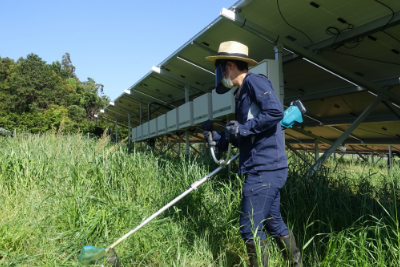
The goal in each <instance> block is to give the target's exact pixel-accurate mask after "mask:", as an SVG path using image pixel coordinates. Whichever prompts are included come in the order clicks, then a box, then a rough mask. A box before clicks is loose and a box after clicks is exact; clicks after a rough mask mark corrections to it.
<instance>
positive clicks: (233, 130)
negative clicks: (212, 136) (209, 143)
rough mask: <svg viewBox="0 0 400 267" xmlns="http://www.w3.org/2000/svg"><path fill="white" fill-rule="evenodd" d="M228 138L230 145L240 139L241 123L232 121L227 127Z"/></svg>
mask: <svg viewBox="0 0 400 267" xmlns="http://www.w3.org/2000/svg"><path fill="white" fill-rule="evenodd" d="M225 130H226V135H225V136H226V137H227V139H228V141H229V143H232V142H233V141H234V140H235V139H238V138H239V137H240V134H239V122H238V121H230V122H228V123H227V124H226V125H225Z"/></svg>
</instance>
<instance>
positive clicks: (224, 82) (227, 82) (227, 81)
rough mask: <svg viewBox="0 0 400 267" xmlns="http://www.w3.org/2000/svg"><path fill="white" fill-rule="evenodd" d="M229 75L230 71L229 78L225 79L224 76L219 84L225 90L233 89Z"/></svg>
mask: <svg viewBox="0 0 400 267" xmlns="http://www.w3.org/2000/svg"><path fill="white" fill-rule="evenodd" d="M231 73H232V71H230V72H229V77H228V78H225V76H224V77H223V78H222V80H221V83H222V85H223V86H225V87H226V88H233V87H234V85H233V83H232V81H231Z"/></svg>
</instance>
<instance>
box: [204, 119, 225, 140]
mask: <svg viewBox="0 0 400 267" xmlns="http://www.w3.org/2000/svg"><path fill="white" fill-rule="evenodd" d="M201 127H202V128H203V135H204V139H206V140H207V142H208V145H209V146H216V145H217V142H218V141H219V139H220V138H221V135H219V134H218V132H217V131H216V130H215V129H214V127H213V126H212V122H211V121H210V120H207V121H205V122H203V124H202V125H201Z"/></svg>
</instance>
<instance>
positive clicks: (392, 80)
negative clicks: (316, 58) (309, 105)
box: [284, 77, 400, 105]
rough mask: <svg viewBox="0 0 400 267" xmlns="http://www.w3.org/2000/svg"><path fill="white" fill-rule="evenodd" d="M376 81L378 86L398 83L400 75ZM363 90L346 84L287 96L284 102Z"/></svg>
mask: <svg viewBox="0 0 400 267" xmlns="http://www.w3.org/2000/svg"><path fill="white" fill-rule="evenodd" d="M374 83H375V84H376V85H378V86H385V85H397V84H400V77H394V78H389V79H384V80H379V81H375V82H374ZM362 91H365V88H362V87H360V86H346V87H340V88H335V89H330V90H325V91H321V92H316V93H310V94H305V95H299V96H292V97H287V98H285V101H284V102H285V105H289V104H290V102H292V101H295V100H297V99H300V100H301V101H309V100H314V99H321V98H327V97H335V96H340V95H344V94H350V93H358V92H362Z"/></svg>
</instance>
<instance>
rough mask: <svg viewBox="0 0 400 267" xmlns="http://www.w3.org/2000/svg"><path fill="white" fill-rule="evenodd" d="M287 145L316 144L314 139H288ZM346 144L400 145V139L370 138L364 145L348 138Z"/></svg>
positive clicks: (331, 140)
mask: <svg viewBox="0 0 400 267" xmlns="http://www.w3.org/2000/svg"><path fill="white" fill-rule="evenodd" d="M326 140H329V141H330V142H332V143H334V142H335V140H336V139H326ZM286 143H289V144H293V145H296V144H298V145H300V144H301V145H312V144H314V139H299V140H291V139H286ZM343 143H344V144H346V145H390V144H392V145H400V139H396V138H387V139H381V138H368V139H363V141H362V143H361V142H360V141H357V140H356V139H353V138H347V139H345V140H344V141H343Z"/></svg>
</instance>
